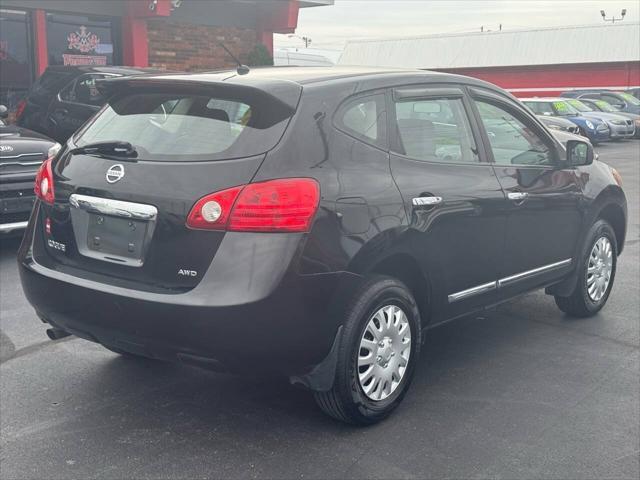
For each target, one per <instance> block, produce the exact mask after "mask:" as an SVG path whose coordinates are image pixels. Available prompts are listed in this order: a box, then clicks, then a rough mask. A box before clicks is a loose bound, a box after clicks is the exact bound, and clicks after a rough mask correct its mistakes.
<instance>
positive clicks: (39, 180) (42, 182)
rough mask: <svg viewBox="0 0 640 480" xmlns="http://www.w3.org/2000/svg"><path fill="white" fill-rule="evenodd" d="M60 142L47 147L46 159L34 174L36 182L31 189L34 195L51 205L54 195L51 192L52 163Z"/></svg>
mask: <svg viewBox="0 0 640 480" xmlns="http://www.w3.org/2000/svg"><path fill="white" fill-rule="evenodd" d="M60 148H61V147H60V144H58V143H56V144H55V145H54V146H53V147H51V148H50V149H49V152H48V154H47V159H46V160H45V161H44V162H42V165H40V168H39V169H38V173H37V174H36V184H35V186H34V188H33V191H34V192H35V193H36V197H38V198H39V199H40V200H42V201H43V202H45V203H48V204H50V205H53V202H54V200H55V195H54V194H53V168H52V165H51V164H52V163H53V159H54V158H55V156H56V155H57V154H58V152H59V151H60Z"/></svg>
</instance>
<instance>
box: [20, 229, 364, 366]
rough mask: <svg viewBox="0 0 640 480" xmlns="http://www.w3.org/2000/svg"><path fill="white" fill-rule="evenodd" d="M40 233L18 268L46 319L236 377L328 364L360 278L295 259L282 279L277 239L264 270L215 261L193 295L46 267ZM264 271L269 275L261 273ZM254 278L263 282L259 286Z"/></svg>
mask: <svg viewBox="0 0 640 480" xmlns="http://www.w3.org/2000/svg"><path fill="white" fill-rule="evenodd" d="M31 230H32V228H30V229H29V230H28V231H27V234H26V236H25V239H24V240H23V245H22V247H21V249H20V252H19V256H18V263H19V271H20V277H21V281H22V286H23V289H24V292H25V295H26V297H27V299H28V300H29V302H30V303H31V304H32V305H33V307H34V308H35V309H36V311H37V312H38V315H39V316H40V317H41V318H42V319H43V320H45V321H47V322H48V323H50V324H52V325H53V326H55V327H58V328H61V329H63V330H65V331H67V332H69V333H72V334H74V335H76V336H78V337H81V338H85V339H87V340H91V341H95V342H99V343H102V344H104V345H107V346H111V347H115V348H117V349H120V350H125V351H129V352H131V353H136V354H140V355H144V356H148V357H153V358H160V359H164V360H170V361H185V362H188V363H198V364H200V365H202V366H207V365H211V366H212V368H213V366H214V365H215V366H216V367H215V368H217V369H224V370H230V371H237V372H245V371H250V372H252V373H255V372H256V371H261V370H264V371H277V372H280V373H285V374H287V375H294V374H299V373H304V372H307V371H308V370H309V369H310V368H312V367H313V366H314V365H316V364H318V363H320V362H321V361H322V360H323V359H324V358H325V357H326V355H327V354H328V352H329V351H330V349H331V346H332V344H333V341H334V338H335V336H336V333H337V331H338V328H339V326H340V322H341V318H342V317H341V315H340V314H339V309H340V308H341V306H342V304H343V300H342V299H343V298H344V297H345V292H348V291H350V290H351V289H352V288H354V286H355V285H356V284H357V283H358V282H359V280H360V277H359V276H357V275H354V274H350V273H346V272H335V273H325V274H316V275H298V274H296V273H295V272H293V271H291V270H292V269H290V268H288V267H287V266H286V265H289V262H287V263H286V265H285V267H284V268H285V269H286V270H285V271H283V272H282V274H279V272H278V271H277V270H275V269H271V267H272V266H273V265H272V262H273V260H274V259H275V261H276V262H280V260H281V257H280V256H279V255H278V252H277V251H274V248H276V249H277V247H275V245H276V244H274V243H273V242H272V243H271V244H270V249H268V251H267V252H266V254H267V257H265V258H261V259H257V262H258V263H259V265H260V266H255V267H252V268H249V269H247V268H245V267H246V265H244V266H243V265H242V262H243V259H236V261H235V263H236V269H235V272H231V271H229V270H227V269H224V268H222V267H220V265H216V263H215V261H214V263H212V265H211V267H210V268H209V271H208V272H207V273H206V274H205V276H204V277H203V279H202V280H201V282H200V283H199V285H198V286H197V287H196V288H194V289H193V290H191V291H189V292H186V293H179V294H160V293H152V292H146V291H140V290H132V289H127V288H122V287H117V286H113V285H108V284H105V283H99V282H95V281H90V280H86V279H81V278H79V277H77V276H74V275H70V274H69V273H66V272H63V271H59V270H57V269H55V268H50V267H48V266H44V265H43V264H42V263H40V262H38V261H37V259H35V258H34V257H33V256H32V253H31V252H32V251H33V248H31V246H30V245H31V241H32V240H31V238H32V237H33V232H32V231H31ZM245 235H246V234H245ZM257 235H260V234H257ZM262 235H265V234H262ZM267 235H269V234H267ZM237 243H238V238H235V239H234V238H230V240H229V242H228V243H227V246H225V245H224V244H225V242H223V244H222V245H221V246H220V249H219V250H218V252H217V255H216V259H217V258H219V257H220V256H222V257H223V258H224V257H225V256H227V257H229V252H225V250H224V249H225V248H227V247H228V246H231V245H234V244H235V246H234V247H233V248H236V249H237ZM286 243H287V242H283V243H282V245H281V248H283V249H286V248H288V246H287V245H286ZM251 253H252V254H254V255H255V254H256V251H254V252H251ZM257 254H258V255H260V252H259V251H258V252H257ZM254 261H256V259H255V258H251V262H254ZM258 263H256V265H258ZM265 267H266V268H269V269H270V274H269V275H268V277H265V276H264V275H263V273H264V272H262V271H260V270H261V269H263V268H265ZM245 274H246V275H245ZM267 278H268V279H267ZM252 281H255V282H261V283H262V286H261V287H260V288H259V289H255V288H254V287H253V286H252V285H251V282H252Z"/></svg>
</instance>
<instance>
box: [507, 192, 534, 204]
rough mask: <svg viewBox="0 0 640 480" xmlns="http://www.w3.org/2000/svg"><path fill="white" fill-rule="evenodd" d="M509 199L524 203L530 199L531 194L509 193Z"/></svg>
mask: <svg viewBox="0 0 640 480" xmlns="http://www.w3.org/2000/svg"><path fill="white" fill-rule="evenodd" d="M507 197H508V198H509V200H511V201H513V202H516V203H522V202H524V201H525V200H526V199H527V198H529V194H528V193H527V192H509V193H507Z"/></svg>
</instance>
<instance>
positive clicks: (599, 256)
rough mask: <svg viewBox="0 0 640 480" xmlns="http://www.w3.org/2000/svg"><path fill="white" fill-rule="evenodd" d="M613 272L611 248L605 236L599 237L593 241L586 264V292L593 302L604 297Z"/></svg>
mask: <svg viewBox="0 0 640 480" xmlns="http://www.w3.org/2000/svg"><path fill="white" fill-rule="evenodd" d="M612 272H613V248H611V242H610V241H609V239H608V238H607V237H600V238H599V239H598V240H596V243H594V245H593V248H592V249H591V254H590V255H589V263H588V264H587V293H588V294H589V298H590V299H591V300H592V301H594V302H599V301H600V300H601V299H602V297H604V295H605V293H606V292H607V288H608V287H609V282H610V281H611V274H612Z"/></svg>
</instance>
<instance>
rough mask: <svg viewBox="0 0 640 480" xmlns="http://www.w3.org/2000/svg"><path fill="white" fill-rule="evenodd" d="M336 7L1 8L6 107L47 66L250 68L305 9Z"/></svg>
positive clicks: (216, 1) (224, 0)
mask: <svg viewBox="0 0 640 480" xmlns="http://www.w3.org/2000/svg"><path fill="white" fill-rule="evenodd" d="M331 4H333V0H205V1H203V0H82V1H79V0H2V1H1V2H0V103H5V104H8V105H9V107H10V108H11V107H12V106H15V104H16V103H17V102H18V101H19V99H20V98H22V97H23V96H24V94H25V92H26V90H27V89H28V88H29V86H30V85H31V84H32V83H33V81H34V80H35V79H36V78H37V77H38V76H39V75H40V74H41V73H42V72H43V71H44V70H45V69H46V68H47V66H48V65H130V66H138V67H147V66H149V67H157V68H163V69H171V70H186V71H196V70H212V69H217V68H222V67H226V66H230V65H232V64H233V61H232V60H231V59H230V58H229V57H228V55H227V54H226V53H225V52H224V50H223V49H222V48H221V47H220V43H221V42H222V43H224V45H225V46H226V47H227V48H229V50H231V52H233V54H234V55H236V56H237V57H238V58H239V59H240V60H241V61H243V62H246V61H247V58H248V56H249V53H250V52H251V51H252V50H253V49H254V48H255V47H256V45H258V44H262V45H264V46H265V47H267V49H268V50H269V51H270V52H271V53H272V54H273V34H274V33H293V32H294V31H295V29H296V27H297V23H298V12H299V10H300V9H301V8H306V7H313V6H322V5H331Z"/></svg>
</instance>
